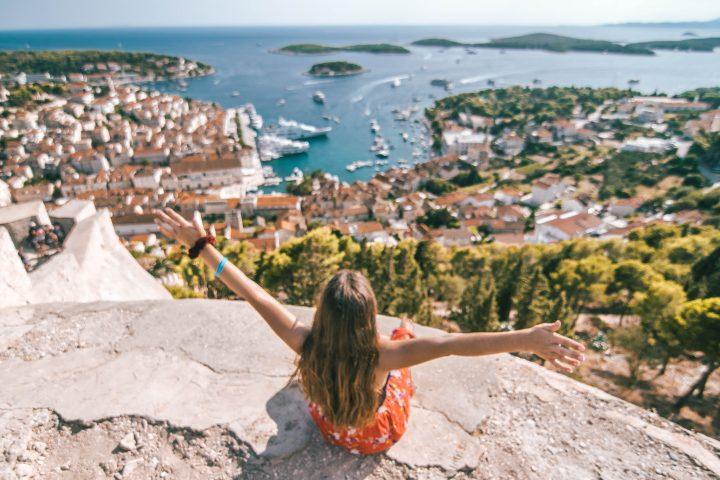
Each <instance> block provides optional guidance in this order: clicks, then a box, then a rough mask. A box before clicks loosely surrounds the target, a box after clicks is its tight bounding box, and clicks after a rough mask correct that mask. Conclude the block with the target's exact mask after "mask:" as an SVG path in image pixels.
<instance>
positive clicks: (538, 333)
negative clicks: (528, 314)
mask: <svg viewBox="0 0 720 480" xmlns="http://www.w3.org/2000/svg"><path fill="white" fill-rule="evenodd" d="M559 329H560V322H554V323H543V324H540V325H536V326H534V327H532V328H528V329H527V330H526V331H527V333H528V343H527V351H529V352H531V353H534V354H535V355H537V356H538V357H541V358H543V359H545V360H547V361H548V362H550V363H551V364H552V365H553V366H555V367H556V368H558V369H559V370H562V371H563V372H566V373H572V372H573V370H575V368H576V367H578V366H579V365H580V364H581V363H582V362H583V361H585V356H584V355H583V354H582V352H584V351H585V346H584V345H583V344H581V343H578V342H576V341H575V340H572V339H570V338H567V337H565V336H563V335H560V334H559V333H556V332H557V331H558V330H559Z"/></svg>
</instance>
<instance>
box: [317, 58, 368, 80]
mask: <svg viewBox="0 0 720 480" xmlns="http://www.w3.org/2000/svg"><path fill="white" fill-rule="evenodd" d="M364 71H365V70H364V69H363V67H362V66H360V65H358V64H357V63H350V62H345V61H337V62H323V63H316V64H315V65H313V66H312V67H310V70H308V73H309V74H310V75H313V76H316V77H343V76H348V75H357V74H359V73H363V72H364Z"/></svg>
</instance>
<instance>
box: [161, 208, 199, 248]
mask: <svg viewBox="0 0 720 480" xmlns="http://www.w3.org/2000/svg"><path fill="white" fill-rule="evenodd" d="M155 223H157V224H158V227H159V228H160V232H161V233H162V234H163V235H165V236H166V237H168V238H170V239H172V240H177V241H178V242H180V243H182V244H183V245H185V246H186V247H187V248H190V247H192V246H193V245H195V243H196V242H197V241H198V240H199V239H200V238H202V237H204V236H205V235H207V233H206V232H205V228H204V227H203V225H202V220H201V219H200V215H198V212H195V215H193V222H192V223H190V222H188V221H187V220H185V219H184V218H183V217H182V215H180V214H179V213H177V212H176V211H175V210H173V209H171V208H166V209H165V211H164V212H163V211H162V210H155Z"/></svg>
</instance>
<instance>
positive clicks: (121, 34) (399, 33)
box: [0, 26, 720, 180]
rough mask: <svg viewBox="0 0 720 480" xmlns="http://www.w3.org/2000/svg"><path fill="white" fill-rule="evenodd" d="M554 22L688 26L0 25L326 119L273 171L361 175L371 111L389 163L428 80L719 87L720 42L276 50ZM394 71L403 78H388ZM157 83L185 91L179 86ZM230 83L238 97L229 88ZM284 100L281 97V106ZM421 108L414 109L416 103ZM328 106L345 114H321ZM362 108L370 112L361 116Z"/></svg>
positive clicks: (296, 114) (276, 111)
mask: <svg viewBox="0 0 720 480" xmlns="http://www.w3.org/2000/svg"><path fill="white" fill-rule="evenodd" d="M537 31H543V32H554V33H559V34H565V35H572V36H578V37H585V38H598V39H607V40H616V41H621V42H632V41H642V40H653V39H680V38H684V37H682V34H683V32H684V31H685V29H682V30H679V29H665V28H625V27H623V28H620V27H585V28H580V27H573V28H568V27H566V28H540V27H441V26H438V27H428V26H422V27H272V28H270V27H262V28H260V27H257V28H213V29H210V28H197V29H173V28H165V29H112V30H74V31H65V30H53V31H6V32H0V49H2V50H8V49H24V48H30V49H63V48H77V49H79V48H96V49H122V50H131V51H151V52H157V53H165V54H172V55H183V56H186V57H189V58H193V59H197V60H200V61H203V62H206V63H209V64H211V65H213V66H214V67H215V68H216V70H217V74H216V75H214V76H211V77H206V78H199V79H194V80H192V81H190V85H189V87H188V89H187V91H186V92H182V93H181V94H182V95H186V96H190V97H194V98H199V99H203V100H209V101H214V102H218V103H219V104H221V105H223V106H224V107H234V106H239V105H242V104H244V103H247V102H251V103H254V104H255V106H256V107H257V110H258V112H259V113H260V114H261V115H262V116H263V117H264V118H265V120H266V122H273V121H275V120H276V119H277V117H278V116H284V117H286V118H290V119H295V120H299V121H303V122H307V123H311V124H315V125H326V124H328V125H330V126H332V127H333V129H334V130H333V131H332V132H331V134H330V135H329V136H328V137H327V138H326V139H317V140H313V141H312V142H311V144H312V147H311V150H310V152H309V153H308V154H305V155H301V156H296V157H288V158H285V159H279V160H276V161H273V162H271V165H272V166H273V168H274V169H275V171H276V172H277V173H278V174H280V175H287V174H288V173H289V172H290V171H291V170H292V168H293V167H295V166H298V167H300V168H301V169H302V170H304V171H311V170H314V169H317V168H321V169H323V170H325V171H328V172H331V173H335V174H338V175H340V176H341V178H343V179H347V180H354V179H368V178H370V177H371V176H372V175H373V174H374V171H373V170H372V169H367V168H366V169H359V170H357V171H356V172H354V173H349V172H347V171H346V170H345V166H346V165H347V164H348V163H351V162H354V161H357V160H365V159H370V158H372V153H371V152H370V151H369V147H370V145H371V144H372V138H373V137H372V134H371V132H370V130H369V121H370V119H371V118H376V119H377V120H378V122H379V123H380V125H381V127H382V133H383V135H384V136H385V138H387V139H388V140H390V142H391V143H392V145H393V146H394V147H395V148H394V150H392V152H391V156H390V159H389V160H390V165H393V164H396V163H397V161H398V160H399V159H401V158H404V159H407V160H412V158H413V157H412V152H413V148H414V147H413V146H412V145H410V144H409V143H404V142H403V141H402V139H401V137H400V134H401V133H402V132H408V133H409V134H410V136H413V135H414V134H415V133H417V128H418V127H416V128H415V131H414V130H413V129H412V128H411V127H410V126H409V124H408V122H397V121H395V120H393V114H392V110H393V109H395V108H399V109H406V108H408V107H409V106H411V105H413V98H416V99H419V100H420V101H419V102H417V105H418V106H419V107H420V110H421V111H422V108H424V107H426V106H428V105H430V104H431V103H432V98H431V97H430V96H431V95H435V96H444V95H446V93H445V91H444V90H442V89H440V88H438V87H432V86H430V80H431V79H433V78H447V79H450V80H452V81H453V82H454V84H455V89H454V92H463V91H472V90H478V89H481V88H486V85H487V80H489V79H492V80H494V81H495V84H496V85H497V86H507V85H516V84H525V85H529V84H530V83H531V82H532V80H533V79H539V80H540V81H541V82H542V85H543V86H547V85H578V86H593V87H601V86H617V87H626V86H627V81H628V79H631V78H632V79H638V80H640V84H639V85H637V86H636V87H635V88H637V89H639V90H641V91H643V92H646V93H652V92H654V91H659V92H666V93H677V92H680V91H684V90H687V89H691V88H695V87H699V86H717V85H720V50H718V51H716V52H713V53H682V52H658V55H657V56H655V57H636V56H625V55H603V54H597V53H548V52H540V51H512V50H508V51H507V52H505V53H504V54H503V53H501V52H500V51H497V50H489V49H488V50H478V51H477V54H476V55H469V54H468V53H466V52H465V50H464V49H448V50H444V51H443V50H441V49H438V48H420V47H409V48H410V49H411V50H412V54H411V55H405V56H386V55H372V54H366V53H349V52H341V53H333V54H328V55H320V56H288V55H278V54H274V53H271V50H272V49H275V48H279V47H282V46H284V45H287V44H290V43H300V42H313V43H323V44H329V45H342V44H352V43H370V42H372V43H375V42H389V43H395V44H402V45H406V46H407V44H409V43H410V42H412V41H413V40H417V39H420V38H427V37H431V36H432V37H445V38H451V39H456V40H466V41H482V40H486V39H489V38H494V37H499V36H507V35H518V34H522V33H530V32H537ZM696 33H697V34H698V35H699V36H703V37H706V36H720V31H718V30H698V31H697V32H696ZM326 60H348V61H351V62H355V63H359V64H361V65H362V66H363V67H365V68H366V69H368V72H367V73H364V74H362V75H358V76H353V77H345V78H337V79H325V80H320V79H314V78H310V77H308V76H306V75H305V74H304V72H306V71H307V70H308V68H309V67H310V66H311V65H312V64H313V63H316V62H319V61H326ZM395 77H402V78H403V80H402V85H401V86H400V87H399V88H392V86H391V82H392V80H393V78H395ZM158 87H159V88H161V89H163V90H166V91H169V92H175V93H180V92H178V90H177V86H176V85H174V84H166V85H159V86H158ZM316 90H322V91H323V92H324V93H325V94H326V96H327V99H328V101H327V104H326V105H325V106H320V105H317V104H315V103H313V101H312V100H311V95H312V93H313V92H314V91H316ZM234 91H237V92H239V93H240V96H238V97H233V96H232V95H231V94H232V92H234ZM280 99H284V100H285V104H284V105H278V101H279V100H280ZM421 111H420V113H421ZM324 113H327V114H330V115H332V116H336V117H339V118H340V121H341V123H339V124H336V123H334V122H327V121H326V120H323V119H322V118H321V116H322V115H323V114H324ZM368 113H369V115H368Z"/></svg>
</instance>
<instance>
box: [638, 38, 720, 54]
mask: <svg viewBox="0 0 720 480" xmlns="http://www.w3.org/2000/svg"><path fill="white" fill-rule="evenodd" d="M628 47H633V48H649V49H651V50H681V51H684V52H712V51H713V50H715V49H716V48H718V47H720V37H709V38H690V39H687V40H657V41H652V42H639V43H631V44H629V45H628Z"/></svg>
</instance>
